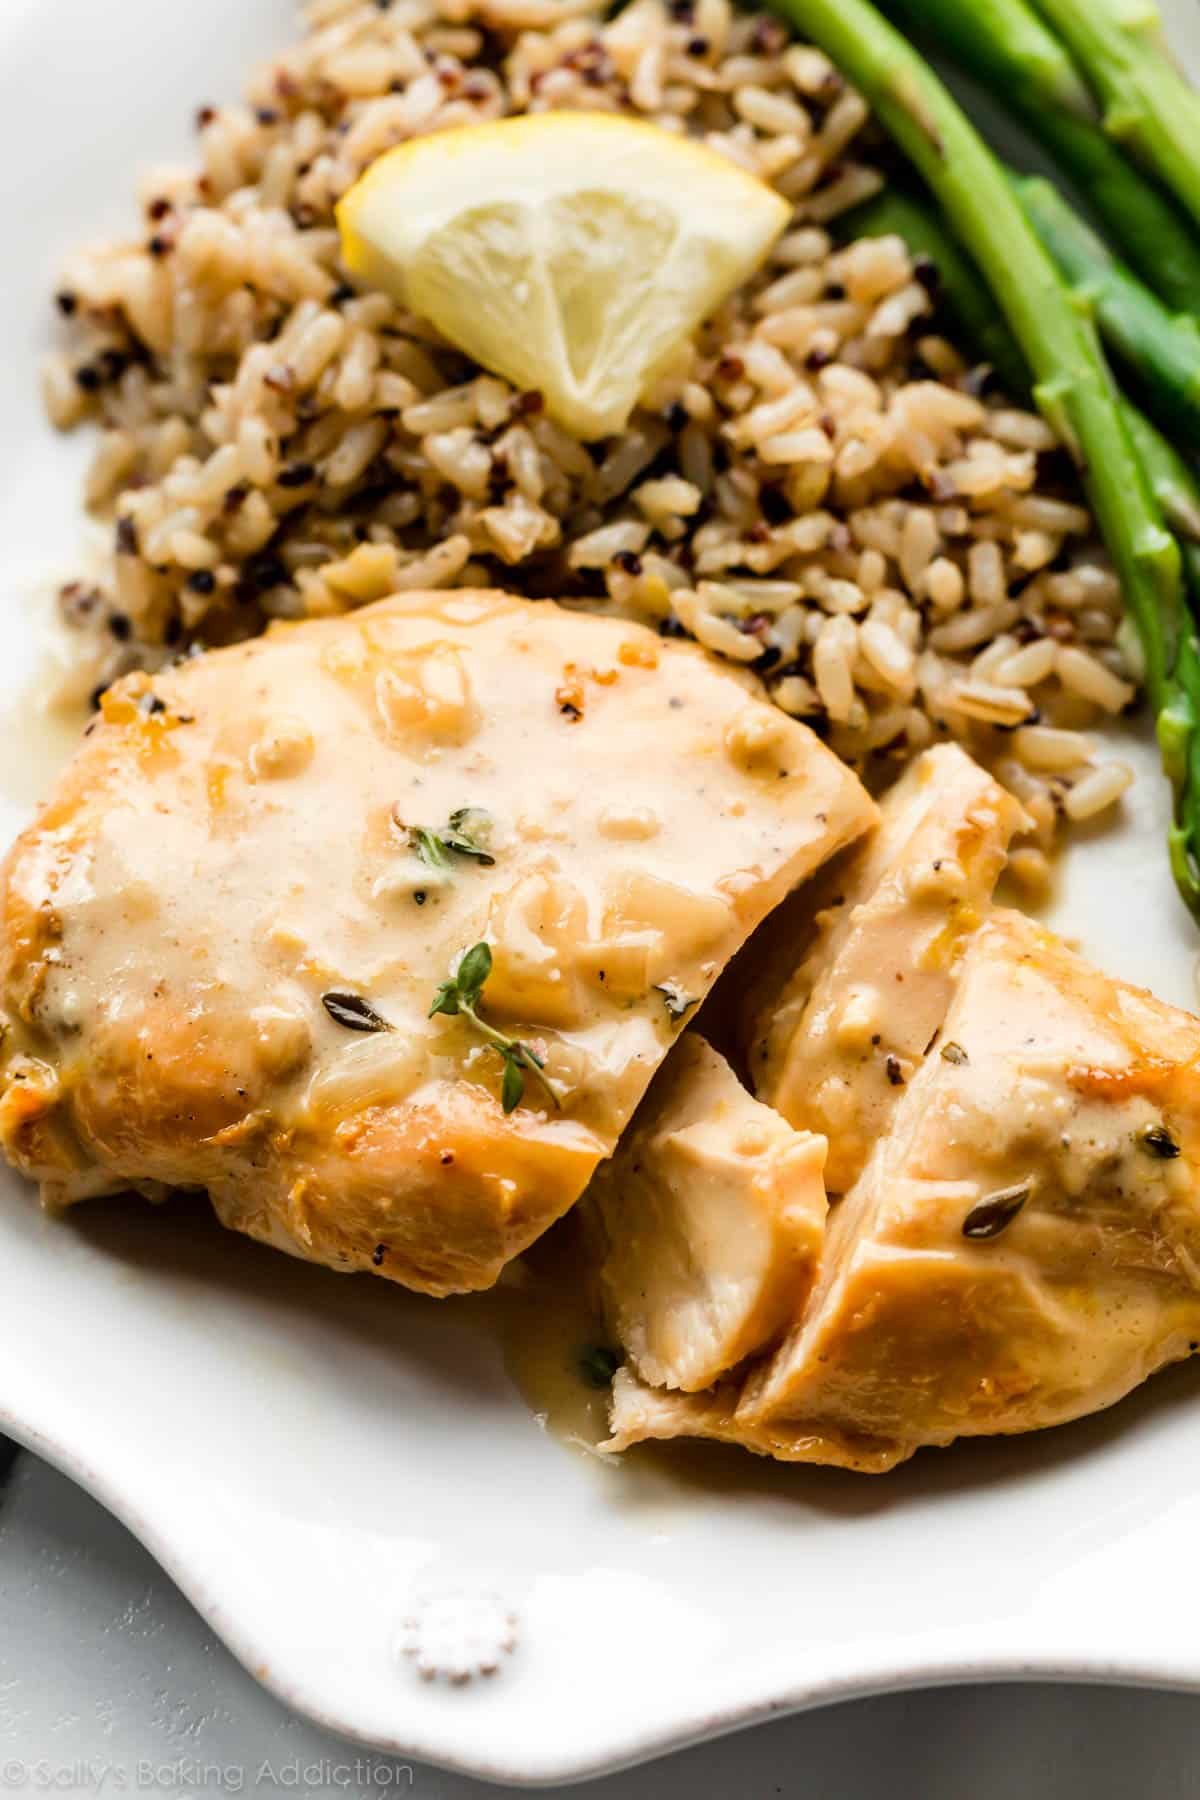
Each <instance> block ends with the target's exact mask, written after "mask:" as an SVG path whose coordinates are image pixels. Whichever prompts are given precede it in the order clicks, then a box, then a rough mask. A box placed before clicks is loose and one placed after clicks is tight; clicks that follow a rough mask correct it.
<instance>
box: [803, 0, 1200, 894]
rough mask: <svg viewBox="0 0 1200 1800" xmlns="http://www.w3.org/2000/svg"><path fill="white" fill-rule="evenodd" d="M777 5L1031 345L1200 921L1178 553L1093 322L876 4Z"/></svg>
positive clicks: (1197, 804) (826, 0) (1197, 813)
mask: <svg viewBox="0 0 1200 1800" xmlns="http://www.w3.org/2000/svg"><path fill="white" fill-rule="evenodd" d="M772 4H773V6H774V7H775V9H776V10H777V11H778V12H780V13H781V14H782V16H783V17H784V18H786V19H787V20H789V22H790V23H791V24H792V25H794V26H795V27H796V28H797V30H799V31H800V32H801V33H802V34H803V35H804V36H806V37H808V38H810V39H812V40H813V41H814V42H815V43H817V44H819V45H820V46H821V48H822V49H823V50H824V51H825V52H826V54H827V55H828V56H830V57H831V58H832V60H833V61H834V62H835V63H836V64H837V65H838V67H839V68H840V69H841V70H842V72H843V73H844V74H845V75H846V76H847V77H848V78H849V79H850V80H851V81H852V82H853V83H854V84H855V86H856V87H857V88H858V89H859V91H860V92H861V93H862V95H863V97H864V98H865V99H866V101H867V102H868V104H869V105H870V106H872V107H873V109H874V111H875V113H876V115H877V117H878V118H879V119H880V121H881V122H882V123H883V125H884V126H885V127H886V129H887V130H888V131H889V132H890V133H891V135H892V136H893V137H894V138H895V139H896V141H897V143H898V144H899V145H900V147H901V149H902V150H904V152H905V153H906V154H907V155H908V157H909V158H910V159H911V161H912V162H913V163H914V164H915V166H916V168H917V169H918V171H919V172H920V174H921V175H922V176H923V177H924V178H925V180H926V182H927V183H928V184H929V186H930V188H931V189H932V190H933V193H934V195H935V196H936V198H937V199H938V201H939V202H940V204H941V206H942V209H943V211H944V212H945V214H946V217H947V219H948V221H949V223H950V225H951V227H952V228H953V230H954V231H955V233H956V234H957V236H958V237H959V238H960V239H961V241H962V243H963V245H964V247H965V248H966V249H967V250H968V251H969V253H970V255H971V257H972V259H973V261H974V262H975V263H976V264H977V265H978V267H979V270H980V272H981V274H982V275H983V276H984V278H985V279H986V281H987V282H988V285H989V286H990V288H991V290H992V292H993V294H994V295H995V297H996V299H997V301H998V302H999V305H1000V307H1001V310H1002V311H1003V313H1004V315H1005V317H1006V318H1007V320H1008V323H1009V325H1010V326H1011V328H1012V331H1013V334H1014V336H1015V337H1016V339H1017V342H1018V343H1019V344H1020V346H1021V349H1022V351H1023V353H1024V356H1025V359H1026V361H1027V362H1028V364H1029V367H1030V369H1031V371H1032V373H1033V377H1034V396H1035V399H1036V401H1037V404H1038V406H1039V408H1040V409H1041V411H1042V413H1043V414H1044V416H1045V417H1046V419H1047V420H1048V421H1049V423H1050V424H1051V425H1052V427H1053V428H1054V430H1055V432H1056V433H1057V435H1058V438H1059V441H1060V442H1061V443H1062V444H1063V445H1064V446H1065V447H1066V448H1067V449H1068V450H1069V451H1070V452H1071V454H1072V455H1073V457H1074V459H1075V462H1076V466H1077V467H1078V469H1079V472H1080V476H1081V479H1082V480H1083V483H1084V486H1085V488H1086V490H1087V493H1088V497H1089V499H1090V501H1091V506H1092V511H1093V513H1094V514H1095V517H1096V521H1097V523H1098V524H1099V526H1100V529H1101V531H1102V532H1103V533H1104V536H1105V539H1106V541H1107V543H1108V547H1109V551H1110V554H1111V555H1112V559H1113V562H1114V564H1115V565H1116V569H1117V573H1118V576H1119V578H1120V581H1121V588H1122V593H1123V596H1124V600H1125V605H1126V608H1127V609H1128V611H1129V614H1130V616H1131V618H1132V619H1133V622H1134V626H1135V629H1136V631H1137V634H1138V638H1139V641H1140V643H1141V647H1142V654H1143V658H1144V662H1145V682H1146V692H1147V695H1148V697H1149V700H1150V703H1151V706H1152V707H1153V709H1154V713H1155V716H1156V718H1157V720H1158V730H1159V744H1160V749H1161V752H1162V759H1163V766H1164V769H1165V771H1166V773H1167V775H1168V777H1169V778H1170V781H1171V784H1172V788H1173V790H1174V806H1175V820H1176V827H1177V832H1178V836H1177V838H1176V839H1175V840H1173V844H1172V855H1173V867H1174V871H1175V877H1176V881H1177V884H1178V886H1179V890H1180V893H1181V894H1182V895H1183V898H1184V900H1185V901H1186V902H1187V904H1188V905H1189V906H1190V907H1191V908H1192V910H1193V911H1194V912H1196V913H1197V914H1200V864H1197V863H1196V861H1195V859H1194V858H1193V857H1192V855H1191V850H1192V849H1193V848H1194V846H1195V845H1196V844H1197V843H1198V842H1200V788H1195V787H1194V786H1193V784H1192V781H1191V773H1190V771H1191V765H1192V762H1193V760H1197V761H1200V756H1196V755H1195V754H1194V743H1195V737H1196V729H1195V719H1196V709H1195V708H1194V707H1193V704H1192V701H1191V698H1190V694H1189V690H1187V689H1185V688H1183V687H1182V686H1181V684H1180V671H1179V670H1178V669H1177V666H1176V664H1177V657H1176V645H1177V643H1178V640H1179V638H1180V636H1181V635H1182V634H1181V632H1180V629H1179V627H1180V622H1181V620H1182V619H1183V618H1184V617H1185V615H1186V605H1185V600H1184V593H1183V580H1182V573H1181V567H1180V557H1179V546H1178V544H1177V543H1176V541H1175V539H1174V538H1173V537H1172V536H1171V534H1170V532H1169V531H1168V530H1167V529H1166V527H1165V525H1164V523H1163V516H1162V511H1161V509H1160V507H1159V504H1158V501H1157V500H1156V498H1155V496H1154V494H1153V492H1152V491H1151V489H1150V487H1149V484H1148V482H1147V480H1146V476H1145V474H1144V472H1143V470H1142V465H1141V461H1140V459H1139V458H1138V456H1137V454H1136V452H1135V451H1134V447H1133V443H1132V440H1131V438H1130V436H1129V433H1128V431H1127V429H1126V426H1125V422H1124V420H1123V418H1122V415H1121V412H1120V408H1119V404H1118V400H1117V395H1116V390H1115V388H1114V386H1113V382H1112V378H1111V377H1110V375H1109V373H1108V368H1107V365H1106V364H1105V361H1104V355H1103V352H1102V351H1101V349H1100V345H1099V340H1098V339H1097V336H1096V333H1095V328H1094V326H1093V324H1092V322H1091V319H1090V318H1089V317H1088V316H1087V313H1086V310H1085V309H1084V308H1082V307H1081V306H1080V305H1079V303H1078V302H1077V301H1076V299H1075V298H1074V297H1073V296H1072V295H1071V294H1070V293H1069V291H1068V290H1067V288H1066V287H1065V286H1064V284H1063V282H1062V280H1061V278H1060V276H1059V274H1058V271H1057V269H1056V268H1055V266H1054V264H1053V263H1052V262H1051V260H1050V258H1049V256H1048V255H1047V253H1046V252H1045V250H1044V249H1043V248H1042V245H1041V242H1040V240H1039V239H1038V237H1037V235H1036V233H1035V232H1034V231H1033V229H1032V227H1031V226H1030V224H1029V221H1028V220H1027V218H1026V217H1025V214H1024V212H1023V210H1022V208H1021V204H1020V202H1019V200H1018V199H1017V196H1016V194H1015V192H1014V190H1013V188H1012V186H1011V183H1010V182H1009V179H1008V176H1007V175H1006V174H1005V172H1004V170H1003V168H1002V167H1001V165H1000V164H999V163H998V162H997V160H996V158H995V157H994V156H993V155H992V153H991V152H990V150H989V149H988V148H987V146H986V144H984V142H983V141H982V139H981V138H980V137H979V135H978V133H977V132H976V131H975V128H974V127H973V126H972V125H971V123H970V121H969V120H968V119H967V118H966V116H965V115H964V113H963V112H962V109H961V108H960V107H959V105H958V104H957V102H956V101H955V100H954V99H953V97H952V96H951V95H950V93H949V92H948V91H947V90H946V88H945V87H944V86H943V84H942V83H941V82H940V81H939V80H938V78H937V76H936V75H935V74H934V73H933V71H932V70H931V69H930V68H929V66H928V64H926V63H925V62H924V61H923V60H922V58H921V57H920V56H919V54H918V53H917V52H916V51H915V50H914V49H913V47H912V45H911V44H909V43H908V42H907V40H906V39H905V38H903V37H901V35H900V33H899V32H898V31H896V30H895V29H894V28H893V27H892V26H891V25H889V24H888V22H887V21H886V20H885V19H884V18H883V17H882V15H881V14H880V13H879V12H877V11H876V9H875V7H874V6H872V5H871V4H870V0H772ZM1197 674H1198V676H1200V670H1198V671H1197ZM1196 693H1197V694H1198V695H1200V681H1198V683H1197V687H1196Z"/></svg>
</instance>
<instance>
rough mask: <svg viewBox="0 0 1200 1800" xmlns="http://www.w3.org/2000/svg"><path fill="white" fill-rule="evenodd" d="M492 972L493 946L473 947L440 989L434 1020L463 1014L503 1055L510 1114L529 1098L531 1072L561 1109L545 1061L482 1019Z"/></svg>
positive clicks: (503, 1095)
mask: <svg viewBox="0 0 1200 1800" xmlns="http://www.w3.org/2000/svg"><path fill="white" fill-rule="evenodd" d="M491 972H492V952H491V949H490V947H489V946H488V945H487V944H483V943H480V944H472V946H471V948H470V949H469V950H464V952H463V954H462V956H461V957H460V958H459V960H458V966H457V968H456V969H455V971H454V973H453V974H452V975H451V976H450V977H449V978H448V979H447V980H446V981H443V982H442V984H441V986H440V987H439V988H438V990H437V992H436V994H435V995H434V997H433V1005H432V1006H431V1007H430V1008H429V1017H430V1018H431V1019H432V1018H433V1017H434V1016H435V1014H437V1013H445V1014H447V1015H448V1016H449V1017H451V1018H455V1017H458V1016H459V1015H461V1016H462V1017H463V1018H466V1019H469V1020H470V1021H471V1023H472V1025H473V1026H474V1027H475V1029H476V1031H478V1032H479V1033H480V1035H481V1036H482V1037H484V1038H486V1040H487V1042H488V1043H489V1044H490V1045H491V1046H492V1049H493V1050H495V1051H497V1052H498V1053H499V1055H500V1058H501V1060H502V1061H503V1063H504V1075H503V1078H502V1080H501V1082H500V1104H501V1106H502V1107H503V1108H504V1110H505V1112H506V1113H510V1112H512V1111H513V1110H514V1109H515V1108H516V1107H518V1106H519V1105H520V1104H521V1101H522V1100H523V1098H524V1096H525V1076H526V1074H527V1073H528V1074H530V1075H532V1076H533V1077H534V1079H535V1081H537V1082H539V1083H540V1084H541V1086H542V1088H543V1089H544V1090H545V1092H546V1093H547V1094H548V1095H549V1096H550V1099H551V1100H552V1101H553V1102H554V1105H555V1106H556V1107H559V1108H561V1106H562V1102H561V1100H560V1099H559V1097H558V1095H557V1094H556V1093H555V1091H554V1089H553V1087H551V1085H550V1082H549V1080H548V1079H547V1077H546V1075H545V1074H544V1073H543V1071H544V1070H545V1067H546V1064H545V1059H544V1058H543V1057H540V1056H539V1055H538V1053H537V1051H536V1050H534V1049H531V1047H530V1046H529V1045H528V1044H525V1043H522V1042H521V1039H520V1038H514V1037H506V1036H505V1034H504V1032H502V1031H497V1030H496V1028H495V1026H494V1025H489V1024H488V1022H487V1020H486V1019H481V1018H480V1016H479V1010H478V1008H479V1002H480V999H481V998H482V995H483V987H484V983H485V982H486V981H487V978H488V976H489V975H490V974H491Z"/></svg>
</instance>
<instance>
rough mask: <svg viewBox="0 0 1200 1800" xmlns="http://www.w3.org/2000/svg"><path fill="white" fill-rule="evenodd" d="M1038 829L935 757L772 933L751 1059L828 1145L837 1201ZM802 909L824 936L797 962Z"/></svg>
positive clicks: (963, 764)
mask: <svg viewBox="0 0 1200 1800" xmlns="http://www.w3.org/2000/svg"><path fill="white" fill-rule="evenodd" d="M1027 823H1028V821H1027V820H1026V818H1025V815H1024V813H1023V811H1022V809H1021V807H1020V806H1019V805H1018V803H1017V802H1016V801H1015V800H1014V799H1013V797H1012V795H1011V794H1009V793H1007V792H1006V791H1005V789H1004V788H1002V787H1001V786H1000V785H999V783H998V782H995V781H993V779H992V777H991V776H990V775H988V774H987V773H986V772H985V771H984V770H983V769H981V768H980V767H979V765H978V764H977V763H975V762H972V760H971V758H970V757H969V756H967V755H966V753H965V752H964V751H962V750H960V749H959V748H958V746H957V745H955V744H943V745H940V746H938V747H937V748H936V749H933V750H927V751H926V752H925V754H924V755H923V756H919V757H918V758H917V760H916V761H915V762H914V763H913V764H912V765H911V766H910V768H909V769H908V770H907V771H906V773H905V774H904V775H903V776H902V777H901V779H900V780H899V781H898V782H897V783H896V785H895V787H894V788H892V790H891V791H890V793H889V794H888V795H887V796H886V798H885V799H884V802H883V805H882V808H881V812H880V822H879V825H878V827H877V829H876V830H875V831H874V832H873V833H872V834H871V835H870V836H869V837H868V838H866V839H865V840H864V841H863V842H862V844H861V845H860V846H856V847H855V849H853V850H851V851H848V852H847V853H846V854H845V855H844V856H842V857H840V858H839V859H838V861H837V862H836V863H835V864H833V865H832V866H831V867H830V869H829V870H827V871H826V872H825V874H824V875H822V877H821V879H820V880H819V882H818V883H817V884H816V892H811V891H808V890H806V893H805V895H804V896H797V900H796V902H795V903H794V905H793V906H792V908H791V909H790V914H791V915H792V916H785V917H782V918H781V919H780V921H779V924H778V925H776V924H775V923H774V922H772V924H771V925H770V926H768V927H767V931H768V934H772V933H773V934H774V935H775V937H776V940H777V942H778V944H779V954H778V956H777V957H775V959H774V960H775V963H776V966H775V968H774V970H773V971H772V974H771V975H770V976H769V977H768V978H767V980H766V981H765V983H764V984H763V985H764V986H766V988H767V990H768V997H767V1000H766V1003H765V1005H764V1006H763V1009H762V1012H761V1014H760V1017H759V1019H758V1023H757V1028H756V1030H755V1032H754V1034H753V1042H752V1044H751V1048H750V1053H749V1059H748V1060H749V1064H750V1068H751V1071H752V1074H753V1078H754V1084H755V1091H756V1093H757V1094H758V1096H759V1098H760V1099H761V1100H764V1101H765V1102H766V1103H767V1104H768V1105H769V1106H773V1107H775V1109H776V1110H777V1111H778V1112H781V1113H782V1114H783V1116H784V1118H785V1119H787V1120H788V1121H789V1123H791V1124H792V1125H795V1126H796V1127H798V1128H804V1129H807V1130H810V1131H817V1132H821V1133H823V1134H824V1135H825V1136H827V1137H828V1139H829V1160H828V1163H827V1165H826V1169H825V1180H826V1184H827V1186H828V1188H829V1191H830V1193H833V1194H843V1193H845V1192H846V1191H847V1190H848V1189H849V1188H850V1187H851V1186H852V1185H853V1183H854V1182H855V1180H856V1179H857V1178H858V1175H859V1173H860V1171H861V1169H862V1167H863V1164H864V1163H865V1162H866V1160H867V1156H868V1155H869V1153H870V1150H871V1146H872V1145H873V1144H874V1143H875V1142H876V1140H877V1139H878V1138H879V1137H880V1135H881V1134H882V1133H883V1132H884V1131H886V1130H887V1126H888V1121H889V1120H890V1118H891V1116H892V1113H893V1112H894V1110H895V1108H896V1105H897V1103H898V1101H899V1097H900V1094H901V1092H902V1091H903V1088H904V1085H905V1083H907V1082H908V1081H910V1080H911V1079H912V1076H913V1075H914V1073H915V1072H916V1069H917V1067H918V1065H919V1063H920V1061H921V1058H922V1056H923V1055H924V1053H925V1051H926V1049H927V1048H928V1045H929V1042H930V1039H931V1038H932V1037H933V1036H934V1034H935V1032H936V1031H937V1030H938V1027H939V1026H940V1025H941V1023H942V1020H943V1019H944V1018H945V1016H946V1008H947V1007H948V1006H949V1004H950V999H951V995H952V994H953V992H954V983H955V979H956V976H957V971H958V963H959V959H960V956H961V953H962V948H963V945H964V944H965V943H966V942H967V940H968V939H969V937H970V934H971V933H972V932H973V931H974V930H975V929H976V927H977V926H978V925H979V922H980V920H981V918H982V917H983V915H984V914H985V912H986V911H987V908H988V906H989V905H990V903H991V897H992V890H993V888H994V887H995V885H996V881H997V879H998V877H999V875H1000V871H1001V869H1002V868H1003V867H1004V862H1005V857H1006V855H1007V851H1008V844H1009V840H1010V838H1011V837H1012V836H1013V835H1014V833H1015V832H1017V831H1019V830H1020V829H1021V828H1022V827H1023V826H1025V825H1027ZM805 900H807V901H808V905H809V908H810V910H809V912H808V918H809V919H810V920H813V921H814V929H813V930H811V931H810V932H809V933H807V934H806V935H807V941H806V938H805V934H802V935H801V941H800V943H799V944H798V945H796V946H795V949H794V950H793V952H792V955H791V957H790V958H789V956H788V949H787V936H788V934H789V933H790V932H792V931H794V929H795V921H794V914H795V912H796V911H797V910H798V909H799V908H800V907H801V906H803V904H804V902H805ZM780 963H782V967H780V966H779V965H780ZM793 971H794V972H793ZM781 987H782V991H780V990H781Z"/></svg>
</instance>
